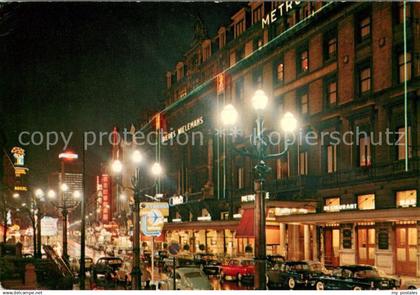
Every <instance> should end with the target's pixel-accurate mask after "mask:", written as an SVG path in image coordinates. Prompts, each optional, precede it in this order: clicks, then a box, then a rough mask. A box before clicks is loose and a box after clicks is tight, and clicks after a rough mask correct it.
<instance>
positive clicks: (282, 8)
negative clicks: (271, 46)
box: [261, 1, 302, 29]
mask: <svg viewBox="0 0 420 295" xmlns="http://www.w3.org/2000/svg"><path fill="white" fill-rule="evenodd" d="M300 2H302V1H285V2H281V3H279V5H278V6H277V8H274V9H273V10H271V11H270V13H268V14H267V15H266V16H265V17H264V18H263V19H262V20H261V25H262V28H263V29H264V26H265V25H270V24H271V23H274V22H275V21H277V19H278V17H283V15H285V14H286V13H287V12H289V11H290V10H292V9H293V7H294V6H297V5H299V4H300Z"/></svg>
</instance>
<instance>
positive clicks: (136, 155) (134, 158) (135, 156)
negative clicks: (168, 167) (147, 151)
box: [131, 150, 143, 164]
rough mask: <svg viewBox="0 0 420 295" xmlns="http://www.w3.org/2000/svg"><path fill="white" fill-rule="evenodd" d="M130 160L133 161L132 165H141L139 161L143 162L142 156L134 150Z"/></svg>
mask: <svg viewBox="0 0 420 295" xmlns="http://www.w3.org/2000/svg"><path fill="white" fill-rule="evenodd" d="M131 160H132V161H133V163H134V164H139V163H141V161H143V155H142V154H141V153H140V152H139V151H138V150H135V151H134V152H133V153H132V154H131Z"/></svg>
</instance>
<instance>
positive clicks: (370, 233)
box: [357, 227, 375, 265]
mask: <svg viewBox="0 0 420 295" xmlns="http://www.w3.org/2000/svg"><path fill="white" fill-rule="evenodd" d="M357 248H358V254H359V255H358V257H359V263H360V264H369V265H374V264H375V229H374V228H372V227H362V228H358V230H357Z"/></svg>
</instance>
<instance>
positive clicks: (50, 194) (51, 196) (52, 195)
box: [47, 190, 57, 199]
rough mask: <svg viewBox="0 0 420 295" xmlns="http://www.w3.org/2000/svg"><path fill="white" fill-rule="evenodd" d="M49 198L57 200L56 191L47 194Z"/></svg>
mask: <svg viewBox="0 0 420 295" xmlns="http://www.w3.org/2000/svg"><path fill="white" fill-rule="evenodd" d="M47 196H48V198H49V199H55V197H56V196H57V194H56V193H55V191H53V190H49V191H48V193H47Z"/></svg>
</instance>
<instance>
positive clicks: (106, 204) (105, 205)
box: [101, 174, 111, 223]
mask: <svg viewBox="0 0 420 295" xmlns="http://www.w3.org/2000/svg"><path fill="white" fill-rule="evenodd" d="M101 183H102V223H108V222H109V221H110V216H111V194H110V177H109V175H107V174H102V176H101Z"/></svg>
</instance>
